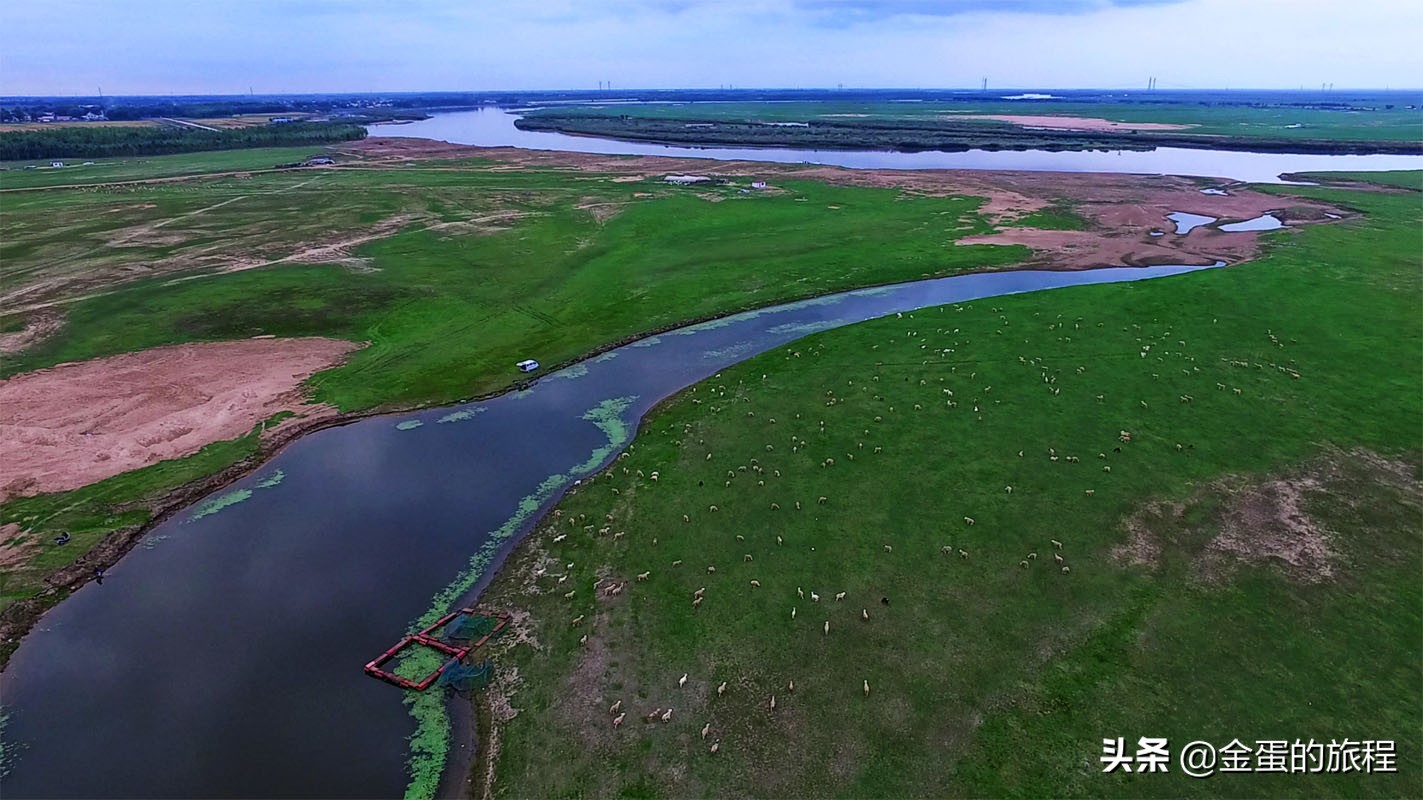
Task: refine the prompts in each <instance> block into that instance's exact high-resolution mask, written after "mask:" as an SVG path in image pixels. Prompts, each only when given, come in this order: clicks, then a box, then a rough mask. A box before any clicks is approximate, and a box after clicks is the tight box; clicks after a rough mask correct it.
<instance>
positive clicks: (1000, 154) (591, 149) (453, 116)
mask: <svg viewBox="0 0 1423 800" xmlns="http://www.w3.org/2000/svg"><path fill="white" fill-rule="evenodd" d="M517 118H518V114H516V113H512V112H509V111H505V110H503V109H500V108H495V107H493V106H489V107H486V108H483V109H480V110H478V111H455V112H451V113H446V114H436V115H434V116H432V117H430V118H429V119H425V120H420V121H418V122H411V123H405V124H399V125H395V124H385V125H371V126H368V128H367V130H369V131H370V134H371V135H372V136H408V137H413V138H418V139H437V140H440V141H445V142H452V143H455V144H474V145H481V146H484V147H496V146H509V147H523V148H527V149H529V150H567V151H570V152H574V153H605V154H627V155H652V156H681V157H690V158H710V159H718V160H722V161H726V160H740V161H772V162H776V163H782V164H801V163H809V164H833V165H836V166H841V167H851V168H855V169H1000V170H1030V171H1036V172H1043V171H1046V172H1117V173H1123V172H1125V173H1143V174H1151V175H1197V176H1202V177H1215V178H1230V179H1234V180H1239V181H1251V182H1255V183H1282V182H1283V181H1281V180H1280V177H1279V176H1280V175H1281V174H1283V173H1287V172H1319V171H1329V170H1354V171H1378V170H1395V169H1423V156H1403V155H1370V156H1353V155H1343V156H1326V155H1299V154H1291V153H1237V152H1231V151H1226V150H1186V149H1183V148H1177V147H1158V148H1156V149H1155V150H1150V151H1134V150H1112V151H1092V152H1071V151H1064V152H1052V151H1048V150H999V151H989V150H969V151H967V152H962V153H940V152H920V153H897V152H891V151H881V150H796V149H791V148H774V147H767V148H753V147H685V146H671V145H661V144H650V143H647V142H622V141H617V140H614V139H598V138H594V137H590V136H569V135H568V134H563V133H554V132H550V131H522V130H519V129H518V128H516V127H514V120H515V119H517Z"/></svg>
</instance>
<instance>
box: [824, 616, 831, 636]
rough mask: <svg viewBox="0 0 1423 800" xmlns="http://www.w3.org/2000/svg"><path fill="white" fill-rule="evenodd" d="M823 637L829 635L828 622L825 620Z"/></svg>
mask: <svg viewBox="0 0 1423 800" xmlns="http://www.w3.org/2000/svg"><path fill="white" fill-rule="evenodd" d="M825 635H826V636H829V635H830V620H828V619H827V620H825Z"/></svg>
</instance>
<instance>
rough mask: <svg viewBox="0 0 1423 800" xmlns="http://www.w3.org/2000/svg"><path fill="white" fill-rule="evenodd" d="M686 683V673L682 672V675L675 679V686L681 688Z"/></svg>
mask: <svg viewBox="0 0 1423 800" xmlns="http://www.w3.org/2000/svg"><path fill="white" fill-rule="evenodd" d="M686 685H687V673H685V672H684V673H682V677H680V678H678V679H677V688H678V689H681V688H683V687H684V686H686Z"/></svg>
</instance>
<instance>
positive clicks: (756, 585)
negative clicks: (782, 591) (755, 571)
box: [751, 578, 761, 589]
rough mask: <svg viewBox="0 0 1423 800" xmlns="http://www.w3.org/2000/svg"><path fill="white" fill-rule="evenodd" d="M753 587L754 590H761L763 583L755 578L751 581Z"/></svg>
mask: <svg viewBox="0 0 1423 800" xmlns="http://www.w3.org/2000/svg"><path fill="white" fill-rule="evenodd" d="M751 586H752V588H756V589H760V588H761V582H760V581H758V580H756V579H755V578H752V579H751Z"/></svg>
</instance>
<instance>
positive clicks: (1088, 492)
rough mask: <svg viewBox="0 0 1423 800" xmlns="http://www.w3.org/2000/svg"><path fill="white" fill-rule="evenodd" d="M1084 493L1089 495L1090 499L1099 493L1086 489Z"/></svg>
mask: <svg viewBox="0 0 1423 800" xmlns="http://www.w3.org/2000/svg"><path fill="white" fill-rule="evenodd" d="M1082 493H1083V494H1085V495H1087V496H1088V497H1091V496H1092V495H1094V494H1096V493H1097V490H1096V489H1086V490H1083V492H1082Z"/></svg>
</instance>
